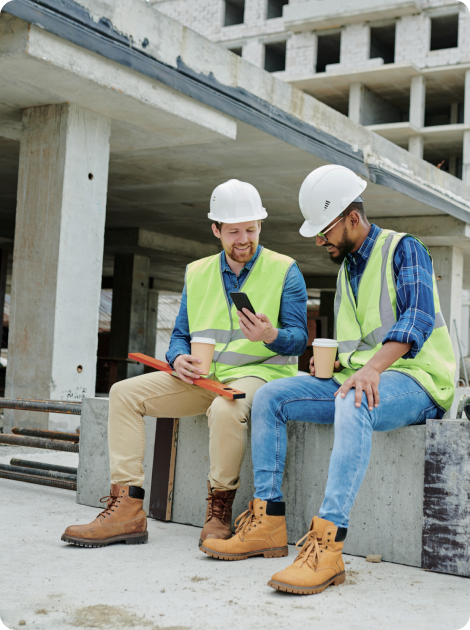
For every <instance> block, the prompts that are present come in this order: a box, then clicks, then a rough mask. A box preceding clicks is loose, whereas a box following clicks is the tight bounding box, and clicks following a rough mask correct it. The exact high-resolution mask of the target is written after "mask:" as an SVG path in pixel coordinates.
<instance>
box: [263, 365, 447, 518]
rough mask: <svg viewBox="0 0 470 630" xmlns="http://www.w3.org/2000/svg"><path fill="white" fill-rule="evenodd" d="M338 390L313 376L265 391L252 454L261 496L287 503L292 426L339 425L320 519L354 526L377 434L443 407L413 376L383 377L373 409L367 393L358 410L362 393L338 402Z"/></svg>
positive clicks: (392, 374)
mask: <svg viewBox="0 0 470 630" xmlns="http://www.w3.org/2000/svg"><path fill="white" fill-rule="evenodd" d="M338 388H339V385H338V384H337V383H335V381H334V380H333V379H319V378H315V377H312V376H295V377H291V378H281V379H278V380H275V381H271V382H270V383H267V384H266V385H264V386H263V387H261V388H260V389H259V390H258V391H257V393H256V395H255V397H254V400H253V407H252V410H251V418H252V420H251V450H252V457H253V470H254V481H255V488H256V492H255V498H257V499H262V500H263V501H282V492H281V485H282V475H283V472H284V466H285V462H286V451H287V422H288V421H289V420H298V421H301V422H318V423H320V424H332V423H333V422H334V425H335V441H334V446H333V452H332V453H331V459H330V467H329V470H328V482H327V485H326V490H325V498H324V500H323V503H322V506H321V508H320V517H321V518H324V519H326V520H328V521H332V522H333V523H334V524H335V525H337V526H338V527H348V525H349V513H350V511H351V508H352V506H353V504H354V500H355V498H356V495H357V493H358V491H359V488H360V487H361V484H362V481H363V479H364V476H365V474H366V471H367V467H368V465H369V459H370V453H371V448H372V432H373V431H393V430H394V429H400V428H401V427H405V426H408V425H410V424H423V423H425V422H426V420H427V419H429V418H437V417H438V414H439V408H438V407H437V406H436V404H435V403H434V402H433V401H432V400H431V398H429V396H428V394H427V393H426V392H425V391H424V390H423V389H422V388H421V387H420V386H419V385H418V384H417V383H416V382H415V381H414V380H413V379H412V378H410V377H409V376H406V375H405V374H401V373H400V372H392V371H390V372H383V373H382V375H381V377H380V384H379V394H380V403H379V406H378V407H376V408H374V409H373V410H372V411H369V410H368V405H367V398H366V395H365V394H363V395H362V405H361V406H360V407H356V406H355V399H354V397H355V394H356V390H355V389H351V390H349V392H348V393H347V394H346V396H345V397H344V398H341V397H340V396H338V397H337V398H335V397H334V393H335V392H336V391H337V390H338Z"/></svg>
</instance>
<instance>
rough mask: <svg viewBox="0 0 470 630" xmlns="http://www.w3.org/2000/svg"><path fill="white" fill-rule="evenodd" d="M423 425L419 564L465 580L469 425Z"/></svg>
mask: <svg viewBox="0 0 470 630" xmlns="http://www.w3.org/2000/svg"><path fill="white" fill-rule="evenodd" d="M426 424H427V426H426V463H425V469H424V511H423V551H422V558H421V566H422V568H423V569H428V570H430V571H440V572H441V573H452V574H454V575H461V576H466V577H470V422H469V421H468V420H428V421H427V423H426Z"/></svg>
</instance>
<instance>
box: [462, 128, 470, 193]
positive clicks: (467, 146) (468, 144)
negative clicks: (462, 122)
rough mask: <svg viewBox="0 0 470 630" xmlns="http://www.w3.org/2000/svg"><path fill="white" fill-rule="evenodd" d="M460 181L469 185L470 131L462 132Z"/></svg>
mask: <svg viewBox="0 0 470 630" xmlns="http://www.w3.org/2000/svg"><path fill="white" fill-rule="evenodd" d="M462 181H463V182H464V183H465V184H467V186H470V131H465V133H464V134H463V155H462Z"/></svg>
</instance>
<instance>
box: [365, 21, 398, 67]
mask: <svg viewBox="0 0 470 630" xmlns="http://www.w3.org/2000/svg"><path fill="white" fill-rule="evenodd" d="M395 31H396V25H395V24H390V25H389V26H376V27H373V26H372V27H371V29H370V55H369V58H370V59H377V58H378V57H381V58H382V59H383V60H384V63H394V62H395Z"/></svg>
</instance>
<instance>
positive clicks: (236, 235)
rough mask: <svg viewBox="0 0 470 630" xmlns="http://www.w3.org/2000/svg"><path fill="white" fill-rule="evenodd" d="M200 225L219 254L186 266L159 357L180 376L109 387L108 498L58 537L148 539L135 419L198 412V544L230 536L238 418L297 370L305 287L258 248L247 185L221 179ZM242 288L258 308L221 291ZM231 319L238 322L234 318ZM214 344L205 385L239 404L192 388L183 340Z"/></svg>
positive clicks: (303, 341) (283, 261) (82, 541)
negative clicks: (203, 481) (203, 433)
mask: <svg viewBox="0 0 470 630" xmlns="http://www.w3.org/2000/svg"><path fill="white" fill-rule="evenodd" d="M210 210H211V211H210V213H209V215H208V217H209V219H211V220H212V231H213V233H214V236H215V237H216V238H218V239H220V241H221V244H222V247H223V251H222V253H221V254H219V255H216V256H210V257H208V258H204V259H202V260H198V261H196V262H193V263H191V264H190V265H188V267H187V270H186V277H185V286H184V291H183V295H182V300H181V307H180V311H179V314H178V317H177V319H176V324H175V327H174V330H173V334H172V337H171V341H170V346H169V350H168V352H167V354H166V358H167V361H168V362H169V363H170V365H171V366H172V367H173V368H174V370H175V371H176V373H177V375H178V377H179V378H175V377H173V376H171V375H169V374H165V373H163V372H157V373H152V374H145V375H143V376H137V377H135V378H131V379H128V380H125V381H121V382H119V383H116V384H115V385H114V386H113V387H112V388H111V391H110V395H109V423H108V439H109V456H110V465H111V494H110V496H109V497H107V499H108V505H107V508H106V509H105V510H104V511H103V512H102V513H101V514H100V515H99V516H98V518H97V519H96V520H95V521H93V522H92V523H90V524H89V525H74V526H71V527H68V528H67V529H66V531H65V533H64V535H63V536H62V540H64V541H66V542H70V543H74V544H76V545H80V546H87V547H101V546H105V545H109V544H111V543H114V542H121V541H125V542H126V543H127V544H137V543H142V542H147V538H148V533H147V520H146V514H145V512H144V510H143V508H142V504H143V498H144V490H143V489H142V485H143V482H144V471H143V467H142V464H143V458H144V451H145V427H144V416H151V417H154V418H165V417H170V418H171V417H174V418H182V417H185V416H194V415H198V414H202V413H207V417H208V419H209V453H210V473H209V481H208V484H207V485H208V497H207V515H206V522H205V525H204V528H203V530H202V533H201V540H200V543H199V544H201V543H202V542H203V541H205V540H206V539H207V538H210V539H220V538H229V537H230V536H231V534H232V532H231V517H232V503H233V500H234V497H235V493H236V491H237V488H238V487H239V485H240V468H241V464H242V462H243V458H244V455H245V450H246V435H247V422H248V418H249V415H250V410H251V405H252V401H253V396H254V395H255V393H256V391H257V390H258V389H259V388H260V387H261V386H262V385H264V384H265V383H266V382H269V381H272V380H274V379H279V378H282V377H285V376H293V375H295V374H296V373H297V356H299V355H301V354H302V353H303V352H304V351H305V347H306V345H307V339H308V329H307V291H306V287H305V281H304V279H303V276H302V274H301V272H300V269H299V268H298V266H297V265H296V263H295V261H294V260H293V259H292V258H289V257H288V256H283V255H281V254H277V253H276V252H272V251H269V250H267V249H265V248H263V247H262V246H261V245H259V235H260V232H261V220H262V219H265V218H266V217H267V212H266V210H265V209H264V208H263V206H262V202H261V198H260V196H259V193H258V191H257V190H256V188H254V186H252V185H251V184H247V183H244V182H240V181H238V180H230V181H228V182H226V183H225V184H221V185H220V186H218V187H217V188H216V189H215V190H214V192H213V193H212V196H211V202H210ZM241 290H243V292H246V293H247V294H248V296H251V298H252V302H253V303H254V304H255V305H256V307H257V308H258V310H259V312H258V313H257V314H256V315H253V314H251V313H250V312H249V311H248V309H243V313H242V312H240V311H237V309H236V308H235V306H234V305H233V302H232V299H231V296H230V293H231V292H238V291H241ZM237 316H238V317H237ZM193 338H203V340H209V339H210V340H214V339H215V341H216V346H215V353H214V360H213V362H212V365H211V369H210V376H209V378H212V379H213V380H216V381H218V382H222V383H230V384H231V386H232V387H234V388H235V389H238V390H241V391H243V392H245V393H246V398H244V399H239V400H228V399H227V398H224V397H223V396H218V395H216V394H215V393H213V392H210V391H208V390H206V389H203V388H201V387H196V386H195V385H194V381H195V380H196V379H199V378H200V375H201V374H202V370H201V369H200V368H199V364H200V363H201V361H200V360H199V359H198V358H197V357H195V356H192V355H191V339H193Z"/></svg>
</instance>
